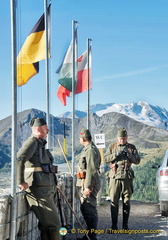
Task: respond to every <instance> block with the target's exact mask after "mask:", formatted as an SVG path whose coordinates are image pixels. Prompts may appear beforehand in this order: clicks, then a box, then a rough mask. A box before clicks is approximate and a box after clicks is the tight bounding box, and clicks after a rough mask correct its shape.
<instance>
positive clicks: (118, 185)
mask: <svg viewBox="0 0 168 240" xmlns="http://www.w3.org/2000/svg"><path fill="white" fill-rule="evenodd" d="M104 158H105V162H106V163H109V166H110V168H111V169H110V171H109V172H108V174H107V176H108V179H109V196H110V198H111V218H112V229H117V228H118V227H117V223H118V211H119V199H120V197H121V198H122V202H123V225H122V227H123V229H128V219H129V213H130V198H131V195H132V193H133V179H134V171H133V169H132V167H131V166H132V164H139V163H140V157H139V155H138V152H137V149H136V147H135V146H134V145H133V144H130V143H128V142H127V131H126V130H125V129H124V128H121V129H120V130H119V131H118V142H117V143H113V144H110V145H109V147H108V149H107V151H106V154H105V157H104Z"/></svg>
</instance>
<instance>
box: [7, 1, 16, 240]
mask: <svg viewBox="0 0 168 240" xmlns="http://www.w3.org/2000/svg"><path fill="white" fill-rule="evenodd" d="M10 9H11V57H12V152H11V166H12V168H11V225H10V238H9V239H10V240H15V239H16V234H17V231H16V226H17V224H16V221H17V196H16V186H17V183H16V173H17V168H16V152H17V140H16V139H17V84H16V81H17V80H16V79H17V72H16V56H17V55H16V1H15V0H11V1H10Z"/></svg>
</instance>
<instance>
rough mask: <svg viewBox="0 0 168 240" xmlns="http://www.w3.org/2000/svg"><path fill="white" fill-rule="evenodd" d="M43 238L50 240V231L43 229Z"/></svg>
mask: <svg viewBox="0 0 168 240" xmlns="http://www.w3.org/2000/svg"><path fill="white" fill-rule="evenodd" d="M40 236H41V240H50V238H49V233H48V231H45V230H41V235H40Z"/></svg>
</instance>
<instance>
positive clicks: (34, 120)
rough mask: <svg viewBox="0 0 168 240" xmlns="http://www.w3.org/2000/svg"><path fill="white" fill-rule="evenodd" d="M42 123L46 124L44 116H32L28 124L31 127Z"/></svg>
mask: <svg viewBox="0 0 168 240" xmlns="http://www.w3.org/2000/svg"><path fill="white" fill-rule="evenodd" d="M43 125H47V123H46V121H45V119H44V118H35V117H34V118H32V119H31V121H30V126H31V127H40V126H43Z"/></svg>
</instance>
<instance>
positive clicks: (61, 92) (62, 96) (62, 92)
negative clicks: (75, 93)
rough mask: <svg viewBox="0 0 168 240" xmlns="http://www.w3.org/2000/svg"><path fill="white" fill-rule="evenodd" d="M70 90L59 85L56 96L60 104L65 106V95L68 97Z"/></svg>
mask: <svg viewBox="0 0 168 240" xmlns="http://www.w3.org/2000/svg"><path fill="white" fill-rule="evenodd" d="M70 94H71V92H70V91H69V90H68V89H66V88H65V87H63V86H62V85H60V86H59V88H58V91H57V97H58V98H59V99H60V101H61V102H62V104H63V105H64V106H66V97H70Z"/></svg>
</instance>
